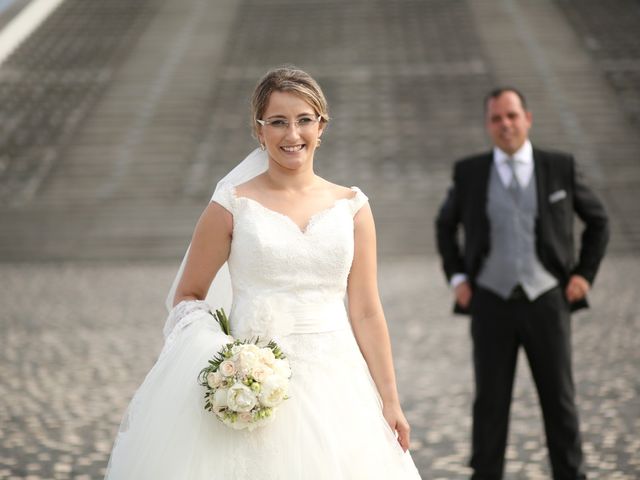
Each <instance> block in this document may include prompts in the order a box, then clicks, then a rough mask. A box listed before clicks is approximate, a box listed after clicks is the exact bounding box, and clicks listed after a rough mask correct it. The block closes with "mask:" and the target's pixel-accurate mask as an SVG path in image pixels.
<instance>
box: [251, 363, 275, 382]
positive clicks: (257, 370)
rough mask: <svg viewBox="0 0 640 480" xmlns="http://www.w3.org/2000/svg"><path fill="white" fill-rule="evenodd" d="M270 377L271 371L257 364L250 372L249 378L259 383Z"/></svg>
mask: <svg viewBox="0 0 640 480" xmlns="http://www.w3.org/2000/svg"><path fill="white" fill-rule="evenodd" d="M270 375H273V370H271V369H270V368H269V367H268V366H266V365H263V364H262V363H259V364H257V365H256V366H255V367H253V370H252V372H251V376H252V377H253V379H254V380H255V381H256V382H259V383H262V382H264V381H265V380H266V379H267V377H269V376H270Z"/></svg>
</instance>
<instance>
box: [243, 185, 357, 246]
mask: <svg viewBox="0 0 640 480" xmlns="http://www.w3.org/2000/svg"><path fill="white" fill-rule="evenodd" d="M350 189H351V190H352V191H353V192H354V193H355V195H354V196H353V197H350V198H337V199H336V200H335V201H334V202H333V204H332V205H330V206H328V207H326V208H323V209H322V210H318V211H317V212H315V213H313V214H312V215H311V216H310V217H309V218H308V220H307V222H306V224H305V226H304V228H302V227H301V226H300V225H298V223H297V222H296V221H295V220H293V219H292V218H291V217H290V216H289V215H287V214H285V213H282V212H279V211H277V210H274V209H272V208H269V207H267V206H265V205H263V204H262V203H261V202H259V201H258V200H255V199H253V198H251V197H245V196H239V195H237V193H236V189H235V187H233V188H232V189H231V194H232V196H233V198H234V199H236V200H246V201H247V202H249V203H252V204H255V205H257V206H258V207H260V208H261V209H262V210H265V211H267V212H270V213H272V214H274V215H276V216H278V217H282V218H284V219H285V220H288V221H289V223H290V224H291V225H292V226H293V227H295V229H296V230H297V231H298V233H300V234H301V235H307V234H308V233H309V230H310V228H311V227H312V226H313V224H314V222H315V221H316V220H317V219H318V218H320V217H321V216H323V215H326V214H328V213H329V212H331V211H333V210H335V209H336V208H337V207H338V205H340V204H341V202H344V201H347V202H348V201H351V200H353V199H354V198H356V197H357V195H358V189H357V187H350Z"/></svg>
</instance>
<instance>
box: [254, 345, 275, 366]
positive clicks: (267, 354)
mask: <svg viewBox="0 0 640 480" xmlns="http://www.w3.org/2000/svg"><path fill="white" fill-rule="evenodd" d="M258 359H259V360H260V361H261V362H262V363H264V364H266V365H269V366H272V365H273V362H275V361H276V357H274V356H273V351H272V350H271V349H270V348H268V347H264V348H261V349H260V352H259V353H258Z"/></svg>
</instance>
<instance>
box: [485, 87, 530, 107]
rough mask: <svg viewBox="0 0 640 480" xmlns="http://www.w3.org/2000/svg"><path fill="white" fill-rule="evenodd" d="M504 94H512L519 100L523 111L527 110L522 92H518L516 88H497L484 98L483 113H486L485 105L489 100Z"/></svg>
mask: <svg viewBox="0 0 640 480" xmlns="http://www.w3.org/2000/svg"><path fill="white" fill-rule="evenodd" d="M505 92H513V93H515V94H516V95H517V96H518V98H519V99H520V103H521V104H522V108H523V109H524V110H527V100H526V99H525V98H524V95H523V94H522V92H521V91H520V90H518V89H517V88H514V87H506V86H505V87H498V88H494V89H493V90H491V91H490V92H489V93H487V95H486V96H485V97H484V111H485V112H486V111H487V104H488V103H489V100H491V99H492V98H498V97H499V96H500V95H502V94H503V93H505Z"/></svg>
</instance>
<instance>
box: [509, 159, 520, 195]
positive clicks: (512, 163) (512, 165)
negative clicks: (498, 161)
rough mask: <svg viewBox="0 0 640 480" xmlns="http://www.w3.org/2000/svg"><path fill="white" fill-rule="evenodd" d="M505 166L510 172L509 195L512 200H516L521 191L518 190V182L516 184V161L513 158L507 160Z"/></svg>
mask: <svg viewBox="0 0 640 480" xmlns="http://www.w3.org/2000/svg"><path fill="white" fill-rule="evenodd" d="M507 165H508V166H509V169H510V170H511V182H509V187H508V188H509V191H510V192H511V195H513V198H515V199H516V200H518V199H519V198H520V192H521V190H522V189H521V188H520V182H518V177H517V176H516V160H515V159H514V158H513V157H509V158H507Z"/></svg>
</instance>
